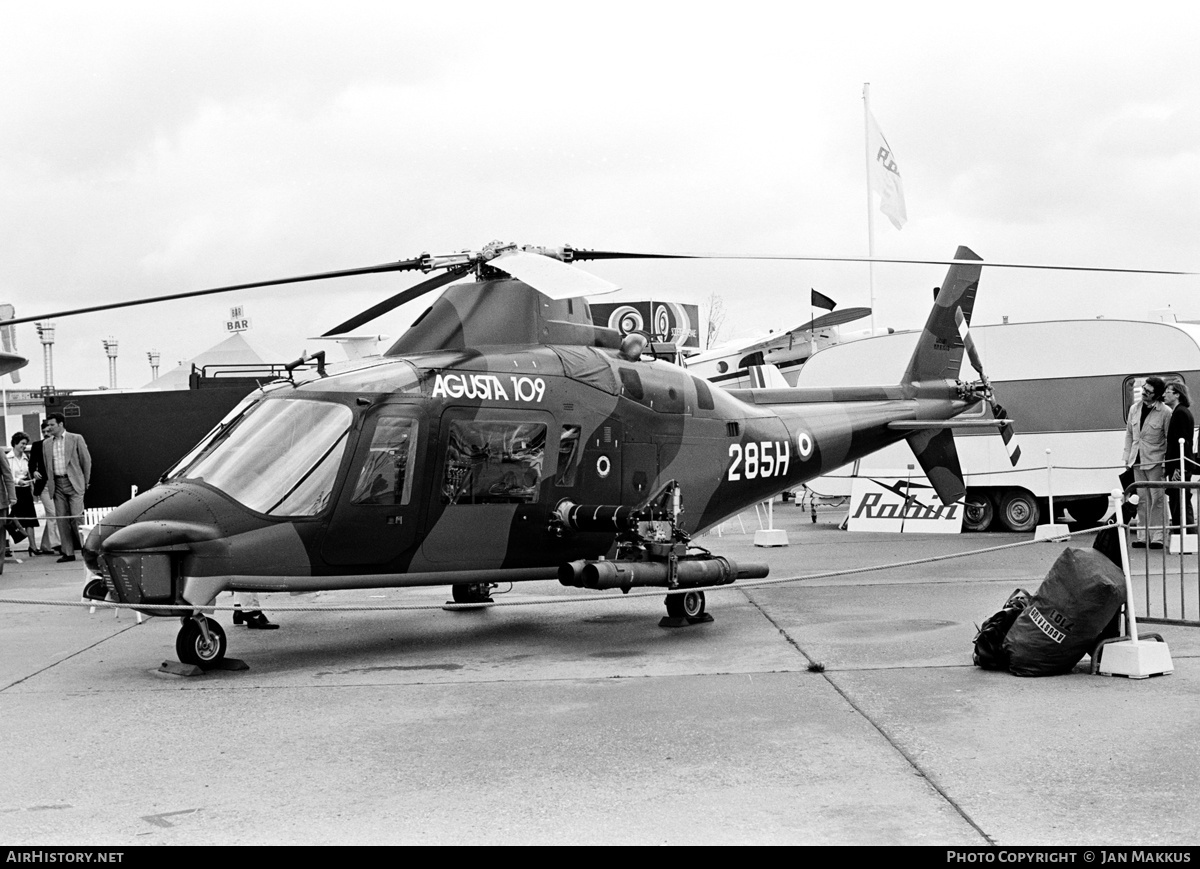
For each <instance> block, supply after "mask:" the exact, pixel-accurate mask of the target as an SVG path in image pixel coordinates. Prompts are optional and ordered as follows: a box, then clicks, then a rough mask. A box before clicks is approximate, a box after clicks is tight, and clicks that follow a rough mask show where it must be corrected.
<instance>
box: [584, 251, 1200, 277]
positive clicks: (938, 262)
mask: <svg viewBox="0 0 1200 869" xmlns="http://www.w3.org/2000/svg"><path fill="white" fill-rule="evenodd" d="M572 255H573V257H574V259H577V260H585V259H726V260H769V261H782V262H822V263H884V264H899V265H925V266H949V265H974V266H991V267H992V268H997V269H1042V270H1046V271H1064V272H1112V273H1115V274H1126V275H1197V274H1200V272H1194V271H1182V270H1177V269H1129V268H1110V267H1107V266H1064V265H1047V264H1044V263H1010V262H992V261H990V260H962V259H892V258H889V257H877V256H876V257H871V256H790V255H773V254H723V253H632V252H624V251H600V250H598V251H590V250H574V249H572Z"/></svg>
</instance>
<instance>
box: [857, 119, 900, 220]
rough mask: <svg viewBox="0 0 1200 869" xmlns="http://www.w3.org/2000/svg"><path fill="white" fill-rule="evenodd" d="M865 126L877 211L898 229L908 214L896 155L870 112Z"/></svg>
mask: <svg viewBox="0 0 1200 869" xmlns="http://www.w3.org/2000/svg"><path fill="white" fill-rule="evenodd" d="M867 125H868V135H869V136H870V143H869V144H870V153H871V154H872V155H873V157H872V160H871V185H872V186H873V187H874V188H875V192H876V193H878V194H879V196H880V202H879V210H880V211H882V212H883V213H884V214H886V215H887V218H888V220H890V221H891V222H892V226H894V227H896V229H900V228H901V227H903V226H904V223H905V221H907V220H908V212H906V211H905V210H904V185H903V183H901V181H900V170H899V169H897V168H896V155H895V154H894V153H892V146H891V145H889V144H888V143H887V139H885V138H884V137H883V131H882V130H880V129H879V124H878V123H877V122H876V121H875V116H874V115H872V114H871V113H870V111H868V112H867Z"/></svg>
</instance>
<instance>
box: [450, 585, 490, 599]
mask: <svg viewBox="0 0 1200 869" xmlns="http://www.w3.org/2000/svg"><path fill="white" fill-rule="evenodd" d="M451 589H452V591H453V592H454V602H455V603H491V602H492V595H491V591H492V586H491V585H490V584H489V583H486V582H474V583H458V584H456V585H454V586H452V587H451Z"/></svg>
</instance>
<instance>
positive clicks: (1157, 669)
mask: <svg viewBox="0 0 1200 869" xmlns="http://www.w3.org/2000/svg"><path fill="white" fill-rule="evenodd" d="M1110 498H1111V500H1110V503H1111V505H1112V507H1113V508H1114V509H1115V510H1116V511H1117V537H1118V539H1119V540H1120V542H1121V572H1122V573H1123V574H1124V575H1125V625H1126V629H1127V630H1128V632H1129V634H1128V636H1127V637H1119V638H1117V639H1116V640H1113V641H1109V642H1106V643H1103V644H1102V645H1101V646H1100V651H1101V657H1100V663H1099V665H1098V666H1097V668H1096V670H1097V672H1099V673H1100V675H1102V676H1128V677H1129V678H1130V679H1145V678H1147V677H1149V676H1159V675H1165V674H1167V673H1172V672H1174V670H1175V666H1174V664H1173V663H1172V662H1171V653H1170V651H1169V650H1168V649H1167V644H1166V643H1164V642H1149V643H1147V642H1144V641H1142V640H1139V639H1138V630H1137V613H1136V612H1135V608H1134V605H1133V578H1132V576H1131V575H1130V572H1129V550H1128V548H1127V541H1126V537H1125V521H1124V518H1123V517H1122V516H1121V513H1120V509H1121V490H1120V489H1114V490H1113V492H1112V495H1111V496H1110ZM1148 530H1149V529H1147V531H1148Z"/></svg>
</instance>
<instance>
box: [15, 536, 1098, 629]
mask: <svg viewBox="0 0 1200 869" xmlns="http://www.w3.org/2000/svg"><path fill="white" fill-rule="evenodd" d="M1103 527H1104V526H1098V527H1096V528H1086V529H1081V530H1079V531H1072V532H1070V533H1067V534H1063V535H1061V536H1058V537H1055V538H1054V541H1053V542H1059V541H1063V540H1068V539H1069V538H1071V537H1075V536H1078V535H1081V534H1093V533H1095V532H1096V531H1098V530H1100V528H1103ZM1043 542H1045V541H1042V540H1033V539H1030V540H1019V541H1017V542H1016V543H1003V544H1000V545H998V546H988V547H984V548H983V549H972V550H969V551H967V552H952V553H948V554H946V555H932V556H929V557H927V558H915V559H912V560H911V561H898V562H889V563H887V564H877V565H868V566H866V567H853V568H847V569H845V570H830V571H825V572H823V573H812V574H806V575H804V576H790V577H781V578H778V579H757V580H747V581H744V582H734V583H729V584H728V585H711V586H699V587H695V588H680V589H673V590H668V589H666V588H657V587H655V588H652V589H638V590H637V591H632V590H631V591H629V592H621V591H612V592H605V593H600V594H589V595H576V594H570V595H566V596H558V597H545V596H543V597H535V598H525V599H522V600H516V601H492V602H491V603H461V604H460V603H450V602H446V603H439V604H432V603H430V604H344V605H343V604H333V605H324V606H313V605H302V606H289V605H283V606H275V605H271V606H264V607H263V609H266V610H270V612H272V613H287V612H399V611H406V610H412V611H424V610H443V609H444V610H458V609H464V610H477V609H497V608H501V607H514V606H547V605H553V604H568V603H579V602H581V601H589V602H590V601H602V600H629V599H631V598H644V597H654V598H658V597H662V596H663V595H664V594H668V593H676V594H682V593H684V592H689V591H704V592H709V591H734V590H737V589H749V588H766V587H770V586H774V585H785V584H788V583H796V582H812V581H813V580H819V579H832V578H837V577H843V576H854V575H856V574H862V573H876V572H879V571H884V570H893V569H896V568H901V567H915V566H917V565H921V564H934V563H936V562H939V561H950V560H953V559H955V558H968V557H971V556H975V555H986V554H988V553H992V552H1003V551H1005V550H1008V549H1017V548H1020V547H1022V546H1032V545H1035V544H1040V543H1043ZM385 587H386V586H385ZM426 587H427V588H428V587H429V586H426ZM257 593H258V594H270V592H257ZM0 604H26V605H30V606H57V607H88V608H92V607H95V608H97V609H129V610H148V609H152V610H166V611H172V612H174V611H178V612H179V614H180V615H186V614H187V613H192V612H195V611H197V610H200V611H203V612H206V613H222V612H233V611H235V610H236V609H238V607H236V606H234V605H232V604H225V605H216V604H213V605H209V606H191V605H184V604H162V605H158V604H130V603H117V602H115V601H97V600H84V601H55V600H30V599H20V598H7V597H0Z"/></svg>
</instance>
